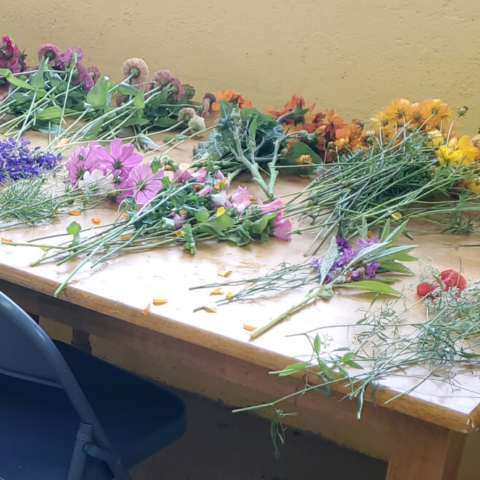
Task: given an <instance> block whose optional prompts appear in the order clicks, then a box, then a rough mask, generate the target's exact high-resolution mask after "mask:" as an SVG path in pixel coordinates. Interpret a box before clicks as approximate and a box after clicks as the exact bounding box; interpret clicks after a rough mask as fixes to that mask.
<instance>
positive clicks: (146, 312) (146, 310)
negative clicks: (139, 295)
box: [142, 303, 151, 315]
mask: <svg viewBox="0 0 480 480" xmlns="http://www.w3.org/2000/svg"><path fill="white" fill-rule="evenodd" d="M150 306H151V303H149V304H148V305H147V306H146V307H145V308H144V309H143V310H142V313H143V314H144V315H148V314H149V313H150Z"/></svg>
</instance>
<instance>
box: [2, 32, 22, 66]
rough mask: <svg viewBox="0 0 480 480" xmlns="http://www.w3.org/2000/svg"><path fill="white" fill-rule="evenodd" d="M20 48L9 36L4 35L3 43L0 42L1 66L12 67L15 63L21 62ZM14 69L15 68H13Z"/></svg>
mask: <svg viewBox="0 0 480 480" xmlns="http://www.w3.org/2000/svg"><path fill="white" fill-rule="evenodd" d="M19 61H20V49H19V48H18V45H17V44H16V43H15V42H14V41H13V40H12V39H11V38H10V37H8V36H5V37H2V43H1V44H0V68H9V69H10V68H11V67H12V66H14V65H15V69H17V68H18V67H17V65H16V64H19V66H20V69H21V64H20V62H19ZM20 69H19V70H18V71H20ZM12 71H13V70H12ZM15 73H18V72H15Z"/></svg>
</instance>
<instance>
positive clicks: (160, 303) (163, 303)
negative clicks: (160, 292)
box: [153, 298, 168, 305]
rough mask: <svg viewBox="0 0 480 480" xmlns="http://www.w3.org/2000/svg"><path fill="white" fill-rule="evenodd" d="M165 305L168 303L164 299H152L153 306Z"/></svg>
mask: <svg viewBox="0 0 480 480" xmlns="http://www.w3.org/2000/svg"><path fill="white" fill-rule="evenodd" d="M166 303H168V300H166V299H165V298H154V299H153V304H154V305H165V304H166Z"/></svg>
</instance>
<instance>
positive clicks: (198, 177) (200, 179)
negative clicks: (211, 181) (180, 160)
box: [192, 167, 207, 183]
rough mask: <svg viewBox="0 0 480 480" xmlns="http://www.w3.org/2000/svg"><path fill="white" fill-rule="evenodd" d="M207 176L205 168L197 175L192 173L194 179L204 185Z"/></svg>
mask: <svg viewBox="0 0 480 480" xmlns="http://www.w3.org/2000/svg"><path fill="white" fill-rule="evenodd" d="M206 176H207V169H206V168H205V167H202V168H200V169H199V170H197V171H196V172H195V173H192V177H193V178H194V179H195V181H196V182H198V183H203V182H204V181H205V177H206Z"/></svg>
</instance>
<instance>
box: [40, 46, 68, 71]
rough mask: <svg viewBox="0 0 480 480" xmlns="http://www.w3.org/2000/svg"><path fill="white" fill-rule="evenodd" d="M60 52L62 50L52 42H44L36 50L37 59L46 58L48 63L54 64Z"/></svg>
mask: <svg viewBox="0 0 480 480" xmlns="http://www.w3.org/2000/svg"><path fill="white" fill-rule="evenodd" d="M61 54H62V52H61V50H60V48H58V47H57V46H56V45H54V44H53V43H44V44H43V45H42V46H41V47H40V49H39V50H38V53H37V56H38V59H39V60H41V59H42V58H46V59H47V60H48V64H49V65H51V66H54V65H55V64H56V63H57V61H58V58H59V57H60V55H61Z"/></svg>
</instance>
